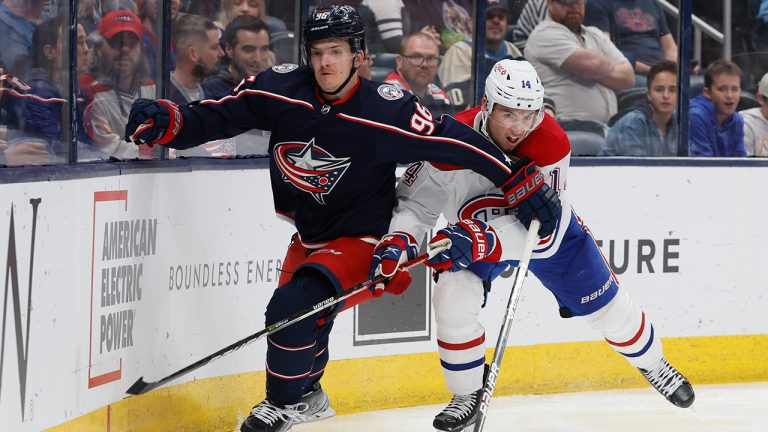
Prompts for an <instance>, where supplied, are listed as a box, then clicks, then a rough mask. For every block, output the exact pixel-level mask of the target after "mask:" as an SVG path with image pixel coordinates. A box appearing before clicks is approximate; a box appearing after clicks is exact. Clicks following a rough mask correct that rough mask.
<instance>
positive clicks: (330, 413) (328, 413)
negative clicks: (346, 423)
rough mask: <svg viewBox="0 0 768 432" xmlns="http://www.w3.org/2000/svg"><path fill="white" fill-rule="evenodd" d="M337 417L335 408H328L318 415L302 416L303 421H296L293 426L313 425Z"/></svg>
mask: <svg viewBox="0 0 768 432" xmlns="http://www.w3.org/2000/svg"><path fill="white" fill-rule="evenodd" d="M335 415H336V411H334V410H333V408H331V407H328V409H326V410H324V411H321V412H319V413H317V414H313V415H310V416H301V419H300V420H294V422H293V424H302V423H312V422H316V421H318V420H323V419H327V418H330V417H333V416H335Z"/></svg>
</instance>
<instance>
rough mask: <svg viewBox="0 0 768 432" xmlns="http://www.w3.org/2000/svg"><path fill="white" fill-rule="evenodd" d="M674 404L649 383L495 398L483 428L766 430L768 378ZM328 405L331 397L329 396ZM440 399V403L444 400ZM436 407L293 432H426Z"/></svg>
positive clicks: (533, 431)
mask: <svg viewBox="0 0 768 432" xmlns="http://www.w3.org/2000/svg"><path fill="white" fill-rule="evenodd" d="M694 389H695V391H696V401H695V402H694V404H693V405H692V406H691V408H689V409H681V408H676V407H674V406H673V405H672V404H670V403H669V402H667V401H666V400H665V399H664V398H663V397H661V395H659V394H658V393H656V391H655V390H653V389H651V388H650V387H648V388H644V389H632V390H611V391H595V392H583V393H559V394H550V395H532V396H505V397H494V398H493V399H492V400H491V409H490V413H489V416H488V419H487V421H486V423H485V427H484V428H483V431H484V432H641V431H642V432H768V382H765V383H748V384H710V385H696V386H695V387H694ZM331 402H333V400H331ZM446 403H447V401H446ZM443 407H444V406H443V405H427V406H418V407H412V408H400V409H392V410H385V411H372V412H365V413H359V414H350V415H343V416H336V417H334V418H330V419H326V420H322V421H318V422H315V423H308V424H304V425H297V426H294V428H293V429H291V431H295V432H321V431H322V432H384V431H387V432H428V431H432V430H433V429H432V418H433V417H434V416H435V414H437V413H438V412H440V410H442V409H443Z"/></svg>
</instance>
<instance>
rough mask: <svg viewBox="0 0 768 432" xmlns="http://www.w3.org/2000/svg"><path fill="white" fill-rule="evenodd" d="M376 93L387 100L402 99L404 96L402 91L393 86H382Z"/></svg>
mask: <svg viewBox="0 0 768 432" xmlns="http://www.w3.org/2000/svg"><path fill="white" fill-rule="evenodd" d="M376 91H377V92H378V93H379V96H381V97H383V98H384V99H387V100H397V99H402V98H403V96H404V94H403V91H402V90H401V89H400V88H398V87H397V86H396V85H394V84H382V85H380V86H379V88H378V89H376Z"/></svg>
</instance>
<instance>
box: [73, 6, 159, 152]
mask: <svg viewBox="0 0 768 432" xmlns="http://www.w3.org/2000/svg"><path fill="white" fill-rule="evenodd" d="M141 32H142V25H141V20H140V19H139V17H137V16H136V15H135V14H133V13H132V12H129V11H125V10H118V11H113V12H109V13H108V14H106V15H105V16H104V18H103V19H102V20H101V22H100V23H99V36H100V39H99V42H98V43H97V45H96V46H95V47H94V53H95V55H96V57H97V58H96V62H95V64H96V65H97V68H96V70H95V72H94V73H95V75H91V74H86V75H84V76H83V78H82V79H81V81H80V83H81V88H82V89H83V91H84V92H85V93H86V100H90V99H91V98H92V99H93V102H91V104H90V105H89V106H88V108H87V109H86V112H85V128H86V132H87V133H88V135H89V137H90V138H91V139H92V140H93V144H94V146H95V147H96V149H97V150H98V151H99V152H100V153H101V155H102V156H114V157H117V158H136V157H142V158H150V157H151V156H152V155H153V154H154V153H153V151H152V149H151V148H149V147H148V146H142V147H139V149H138V150H137V148H136V146H135V145H133V144H132V143H127V142H125V141H123V139H122V133H123V131H124V130H125V122H126V121H127V118H128V113H129V112H130V110H131V105H132V104H133V101H134V100H136V99H138V98H145V99H146V98H154V97H155V84H154V83H153V82H152V80H150V79H149V78H148V76H149V66H148V64H147V60H146V59H145V58H144V50H143V45H142V43H141Z"/></svg>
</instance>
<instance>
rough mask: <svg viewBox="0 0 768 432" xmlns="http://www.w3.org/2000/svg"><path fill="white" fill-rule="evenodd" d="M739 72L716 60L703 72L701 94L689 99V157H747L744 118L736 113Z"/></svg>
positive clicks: (736, 68) (735, 66) (735, 68)
mask: <svg viewBox="0 0 768 432" xmlns="http://www.w3.org/2000/svg"><path fill="white" fill-rule="evenodd" d="M740 83H741V69H739V66H737V65H736V64H735V63H733V62H730V61H727V60H722V59H720V60H715V61H714V62H712V63H711V64H710V65H709V66H707V70H706V72H705V73H704V94H702V95H700V96H697V97H695V98H693V99H691V106H690V112H689V114H690V131H691V132H690V150H689V154H690V155H691V156H718V157H734V156H746V155H747V152H746V150H745V149H744V118H743V117H742V116H741V114H739V113H737V112H736V107H737V106H738V104H739V98H740V97H741V84H740Z"/></svg>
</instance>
